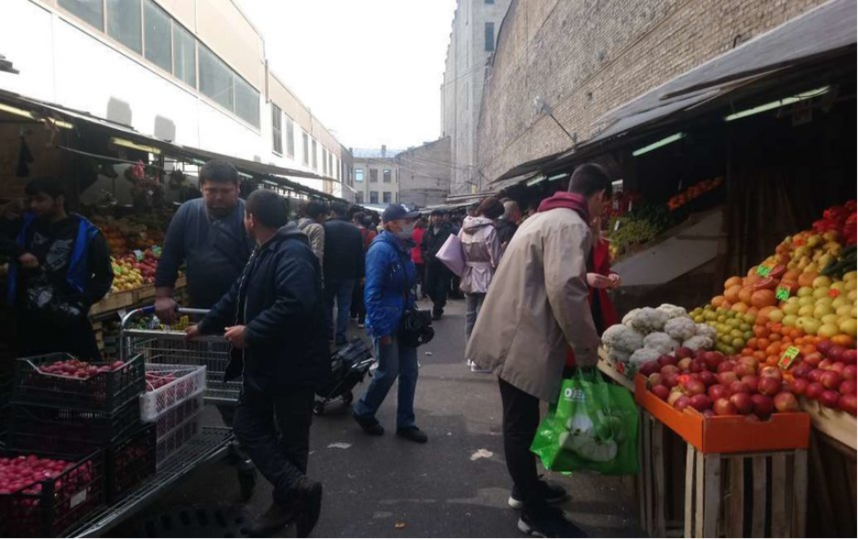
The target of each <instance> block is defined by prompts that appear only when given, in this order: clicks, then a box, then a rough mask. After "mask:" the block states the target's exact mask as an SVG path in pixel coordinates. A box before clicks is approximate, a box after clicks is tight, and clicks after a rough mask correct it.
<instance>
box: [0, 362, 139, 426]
mask: <svg viewBox="0 0 858 540" xmlns="http://www.w3.org/2000/svg"><path fill="white" fill-rule="evenodd" d="M68 360H74V357H73V356H71V355H70V354H66V353H52V354H46V355H43V356H32V357H29V358H19V359H18V362H17V364H16V369H15V387H14V392H13V394H12V400H13V402H14V403H25V404H31V405H52V406H54V407H70V408H75V409H82V410H88V411H99V412H107V413H110V412H114V411H116V410H118V409H119V408H120V407H122V406H124V405H126V404H127V403H129V402H131V401H136V400H137V398H138V397H139V396H140V394H142V393H143V392H144V391H145V390H146V382H145V377H146V371H145V370H146V367H145V364H144V361H143V356H142V355H139V354H138V355H135V356H133V357H131V358H130V359H129V360H128V361H126V362H125V365H124V366H122V367H121V368H118V369H116V370H115V371H107V372H103V373H95V374H92V375H90V376H89V377H88V378H77V377H75V376H72V375H64V376H61V375H55V374H50V373H44V372H42V371H41V369H40V368H45V367H47V366H50V365H51V364H54V363H57V362H65V361H68ZM109 364H110V363H106V364H92V366H93V367H96V368H97V367H101V366H105V365H109Z"/></svg>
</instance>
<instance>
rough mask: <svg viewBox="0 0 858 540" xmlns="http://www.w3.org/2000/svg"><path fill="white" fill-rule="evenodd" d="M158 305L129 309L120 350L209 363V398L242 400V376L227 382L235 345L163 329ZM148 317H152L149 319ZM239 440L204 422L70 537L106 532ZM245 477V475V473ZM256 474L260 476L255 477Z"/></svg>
mask: <svg viewBox="0 0 858 540" xmlns="http://www.w3.org/2000/svg"><path fill="white" fill-rule="evenodd" d="M154 312H155V310H154V307H151V306H150V307H145V308H140V309H135V310H133V311H130V312H128V313H127V314H126V315H124V316H123V317H122V322H121V324H120V336H119V338H120V344H119V347H120V355H121V358H128V357H129V356H131V355H136V354H142V355H143V357H144V359H145V362H146V363H147V364H152V363H155V364H172V365H193V366H199V365H205V366H206V393H205V401H206V402H208V403H213V404H217V405H231V404H237V403H238V398H239V395H240V390H241V382H240V381H231V382H228V383H227V382H224V380H223V376H224V371H225V370H226V366H227V363H228V362H229V355H230V350H231V346H230V344H229V342H228V341H227V340H226V339H224V338H222V337H219V336H206V337H200V338H196V339H193V340H188V339H186V337H185V332H184V330H183V329H181V328H167V329H165V328H162V327H161V326H160V325H156V324H152V323H153V321H152V315H154ZM206 313H207V310H204V309H203V310H201V309H184V308H182V309H179V315H180V316H181V317H182V318H187V319H188V321H187V322H188V324H190V323H191V319H193V320H194V321H196V320H197V319H201V318H202V316H204V315H205V314H206ZM147 319H148V320H147ZM233 444H235V439H234V437H233V435H232V430H231V429H230V428H225V427H208V426H204V427H203V428H202V430H201V432H200V433H199V435H197V436H195V437H194V438H193V439H192V440H190V441H189V442H187V443H186V444H185V445H184V446H183V447H182V448H181V449H180V450H179V451H177V452H176V453H175V454H174V455H171V456H170V457H169V458H167V459H166V460H165V462H164V464H163V467H161V466H159V469H158V471H157V473H156V474H155V475H154V476H151V477H149V478H148V479H147V480H145V481H144V482H142V483H141V484H140V485H139V486H138V487H137V488H136V489H134V490H133V491H132V492H131V493H129V494H128V496H126V497H125V498H123V499H122V500H121V501H119V502H118V503H116V504H114V505H111V506H109V507H107V508H105V509H103V510H102V511H99V512H97V513H96V514H94V515H93V516H91V517H90V518H89V519H87V520H86V522H85V523H82V524H81V525H80V526H79V527H77V528H75V529H73V530H72V531H71V532H70V534H69V535H68V536H69V537H82V536H101V535H103V534H105V533H106V532H108V531H109V530H110V529H111V528H112V527H114V526H115V525H117V524H119V523H121V522H122V521H124V520H126V519H128V518H130V517H131V516H132V515H133V514H134V513H136V512H137V511H139V510H141V509H143V508H144V507H145V506H146V504H148V503H149V502H151V501H152V500H154V499H155V498H156V497H158V496H159V495H160V494H162V493H163V492H165V491H166V490H168V489H170V488H171V487H172V486H173V485H174V484H175V483H177V482H178V481H180V480H181V479H182V478H184V477H185V475H187V474H188V473H190V472H191V471H193V470H194V469H195V468H197V467H198V466H200V465H202V464H203V463H206V462H208V461H211V460H214V459H218V458H221V457H223V456H225V455H226V454H227V452H228V450H229V447H230V446H231V445H233ZM240 476H241V475H240ZM254 478H255V476H254ZM248 487H249V490H250V491H252V489H253V485H252V484H251V485H250V486H248V485H247V484H245V483H242V485H241V488H242V491H243V492H246V491H247V490H248Z"/></svg>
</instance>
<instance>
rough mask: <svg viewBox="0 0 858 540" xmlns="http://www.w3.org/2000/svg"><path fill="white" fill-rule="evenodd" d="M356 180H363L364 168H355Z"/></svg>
mask: <svg viewBox="0 0 858 540" xmlns="http://www.w3.org/2000/svg"><path fill="white" fill-rule="evenodd" d="M355 182H363V169H355Z"/></svg>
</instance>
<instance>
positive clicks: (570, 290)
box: [466, 164, 611, 538]
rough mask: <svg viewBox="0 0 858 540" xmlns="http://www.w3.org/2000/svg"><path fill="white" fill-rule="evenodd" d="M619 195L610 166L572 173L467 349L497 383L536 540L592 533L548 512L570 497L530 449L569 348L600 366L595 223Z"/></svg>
mask: <svg viewBox="0 0 858 540" xmlns="http://www.w3.org/2000/svg"><path fill="white" fill-rule="evenodd" d="M610 192H611V181H610V178H609V177H608V175H607V173H606V172H605V171H604V169H602V168H601V167H600V166H598V165H595V164H585V165H581V166H580V167H578V168H577V169H576V170H575V172H574V173H573V174H572V178H571V179H570V181H569V193H557V194H555V195H554V196H552V197H550V198H548V199H545V200H544V201H543V202H542V204H541V205H540V207H539V211H538V213H537V214H535V215H534V216H533V217H531V218H529V219H528V220H527V221H525V222H524V224H523V225H522V226H521V227H520V228H519V229H518V232H516V234H515V236H514V237H513V239H512V241H511V242H510V244H509V246H508V247H507V250H506V253H505V254H504V258H503V260H502V261H501V265H500V268H498V271H497V274H496V275H495V278H494V281H493V282H492V285H491V287H490V288H489V292H488V295H487V296H486V299H485V302H484V304H483V307H482V311H481V312H480V316H479V318H478V319H477V323H476V325H475V327H474V330H473V333H472V334H471V339H470V341H469V342H468V349H467V353H466V357H467V358H470V359H471V360H472V361H473V362H474V364H476V365H477V366H479V367H481V368H484V369H489V370H491V371H492V372H493V373H494V374H495V375H497V376H498V379H499V383H500V392H501V400H502V402H503V434H504V453H505V454H506V462H507V468H508V469H509V472H510V476H512V479H513V482H514V487H513V493H512V496H511V497H510V501H509V503H510V506H512V507H514V508H522V515H521V519H520V520H519V522H518V528H519V529H520V530H521V531H522V532H524V533H525V534H530V535H533V536H543V537H549V538H550V537H576V536H578V537H580V536H583V531H581V530H580V529H579V528H578V527H576V526H575V525H573V524H572V523H570V522H569V521H567V520H566V519H565V518H564V517H563V514H562V513H561V512H560V511H559V510H557V509H555V508H552V507H550V506H549V503H551V502H557V501H559V500H563V499H564V498H565V497H566V493H565V491H564V490H563V489H562V488H561V487H559V486H555V485H551V484H547V483H545V482H542V481H540V480H539V476H538V474H537V470H536V458H535V456H534V455H533V454H532V453H531V452H530V445H531V443H532V442H533V438H534V437H535V436H536V430H537V428H538V426H539V402H540V401H546V402H555V401H557V398H558V395H559V394H560V386H561V383H562V380H563V367H564V363H565V360H566V350H567V347H568V346H569V345H571V346H572V348H573V349H574V351H575V358H576V361H577V365H578V366H582V367H584V366H594V365H595V364H596V360H597V350H598V347H599V336H598V334H597V333H596V329H595V326H594V324H593V317H592V314H591V312H590V305H589V301H588V297H589V294H588V289H587V266H588V261H589V259H590V253H591V242H592V239H591V234H590V225H589V223H590V215H593V214H595V213H598V212H601V210H602V201H603V198H604V197H605V196H606V195H608V196H609V195H610Z"/></svg>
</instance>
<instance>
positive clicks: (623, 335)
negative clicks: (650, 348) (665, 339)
mask: <svg viewBox="0 0 858 540" xmlns="http://www.w3.org/2000/svg"><path fill="white" fill-rule="evenodd" d="M602 343H603V344H604V345H605V347H607V348H608V349H610V350H616V351H624V352H626V353H629V354H631V353H633V352H635V351H636V350H638V349H640V348H641V347H643V336H642V335H641V334H640V333H638V332H636V331H635V330H632V329H631V328H629V327H628V326H624V325H622V324H615V325H613V326H611V327H610V328H608V329H607V330H605V332H604V333H603V334H602Z"/></svg>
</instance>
